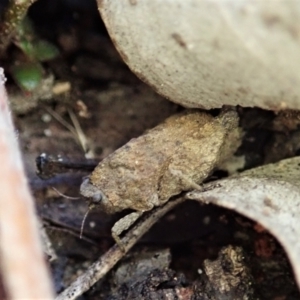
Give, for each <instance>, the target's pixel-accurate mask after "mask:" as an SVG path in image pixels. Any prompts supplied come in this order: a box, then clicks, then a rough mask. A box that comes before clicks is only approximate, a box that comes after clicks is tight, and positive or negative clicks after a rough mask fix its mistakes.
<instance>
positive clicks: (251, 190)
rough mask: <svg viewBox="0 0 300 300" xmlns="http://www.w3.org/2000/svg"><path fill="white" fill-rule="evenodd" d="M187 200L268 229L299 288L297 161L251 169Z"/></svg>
mask: <svg viewBox="0 0 300 300" xmlns="http://www.w3.org/2000/svg"><path fill="white" fill-rule="evenodd" d="M212 185H213V186H214V187H215V188H212V189H209V190H207V191H205V192H199V191H194V192H190V193H189V194H188V195H187V197H188V198H189V199H195V200H199V201H202V202H204V203H213V204H216V205H219V206H223V207H226V208H229V209H232V210H235V211H237V212H239V213H241V214H243V215H245V216H247V217H249V218H251V219H252V220H255V221H257V222H258V223H260V224H261V225H263V226H264V227H265V228H266V229H268V230H269V231H270V232H271V233H272V234H273V235H274V236H275V237H276V238H277V239H278V240H279V241H280V242H281V244H282V245H283V247H284V249H285V250H286V252H287V255H288V257H289V259H290V261H291V264H292V267H293V269H294V272H295V275H296V280H297V283H298V286H300V240H299V236H300V217H299V216H300V157H294V158H290V159H286V160H282V161H280V162H279V163H276V164H270V165H266V166H263V167H259V168H255V169H252V170H249V171H245V172H243V173H241V175H240V176H235V177H232V178H228V179H225V180H220V181H217V182H213V183H212Z"/></svg>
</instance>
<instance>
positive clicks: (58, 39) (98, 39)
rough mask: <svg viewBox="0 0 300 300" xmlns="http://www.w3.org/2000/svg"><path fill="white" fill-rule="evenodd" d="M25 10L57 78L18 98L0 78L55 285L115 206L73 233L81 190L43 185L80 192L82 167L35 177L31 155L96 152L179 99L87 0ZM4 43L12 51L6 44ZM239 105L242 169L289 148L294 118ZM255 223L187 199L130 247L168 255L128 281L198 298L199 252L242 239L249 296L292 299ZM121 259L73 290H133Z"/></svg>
mask: <svg viewBox="0 0 300 300" xmlns="http://www.w3.org/2000/svg"><path fill="white" fill-rule="evenodd" d="M29 15H30V17H31V18H32V20H33V22H34V24H35V26H36V30H37V32H38V33H39V34H40V36H41V37H43V38H45V39H48V40H49V41H51V42H53V43H54V44H55V45H57V46H58V47H59V48H60V51H61V54H60V56H59V57H58V58H57V59H55V60H53V61H50V62H47V63H45V64H44V67H45V70H46V73H47V74H48V75H49V74H53V76H54V83H53V84H54V86H56V87H57V86H58V87H65V88H63V92H60V93H56V94H53V96H52V97H51V98H50V99H48V100H43V101H37V102H35V103H31V104H25V105H24V103H26V101H27V99H29V98H30V95H26V94H24V93H23V92H22V91H21V90H18V89H16V87H15V84H14V82H13V81H12V80H11V78H9V82H8V84H9V90H11V91H12V90H14V91H16V90H17V92H14V94H13V93H12V94H11V101H12V107H13V113H14V122H15V126H16V129H17V131H18V137H19V141H20V145H21V148H22V153H23V158H24V163H25V166H26V172H27V175H28V180H29V183H30V186H31V189H32V192H33V194H34V196H35V199H36V206H37V210H38V213H39V216H40V218H41V219H42V220H43V222H44V224H45V228H46V230H47V233H48V235H49V237H50V240H51V242H52V246H53V248H54V249H55V251H56V253H57V256H58V258H57V260H55V261H53V262H49V265H50V266H51V269H52V274H53V280H54V282H55V289H56V292H57V293H59V292H61V291H62V290H63V289H64V288H65V287H67V286H68V284H69V283H70V282H72V280H74V279H75V278H76V277H77V276H78V275H79V274H81V273H82V272H84V270H85V269H86V268H87V267H88V266H89V265H90V264H91V263H92V262H93V261H94V260H95V259H96V258H98V257H99V256H101V255H102V254H103V253H104V252H105V251H107V250H108V249H109V247H110V246H111V245H112V244H113V240H112V238H111V233H110V229H111V227H112V225H113V224H114V222H115V221H116V220H118V219H119V218H120V216H121V215H122V214H118V215H113V216H111V215H106V214H105V213H104V212H101V211H99V210H97V209H94V210H92V211H91V212H90V213H89V215H88V217H87V220H86V222H85V226H84V229H83V238H82V239H80V237H79V236H80V229H81V225H82V220H83V216H84V214H85V213H86V211H87V209H88V205H87V203H85V201H84V199H77V200H70V199H67V198H65V197H62V196H61V195H59V194H58V193H57V192H56V191H54V190H53V189H52V187H55V188H56V189H57V190H58V191H59V192H60V193H63V194H65V195H67V196H72V197H80V195H79V186H80V183H81V182H82V178H83V177H84V176H86V175H88V173H89V172H86V171H84V170H79V171H76V172H74V171H71V172H64V173H61V174H56V175H55V176H53V177H51V178H48V179H45V180H43V179H41V178H39V177H38V176H37V175H36V164H35V160H36V158H37V157H38V156H39V155H40V154H42V153H47V154H49V155H52V156H54V157H56V156H58V155H60V156H61V157H63V159H65V160H70V161H76V162H78V161H80V162H83V161H87V160H88V159H92V161H95V162H97V161H100V160H101V159H102V158H104V157H105V156H107V155H108V154H110V153H112V152H113V151H114V150H116V149H117V148H119V147H120V146H122V145H124V144H125V143H126V142H127V141H129V140H130V139H131V138H134V137H137V136H139V135H141V134H142V133H143V132H145V131H146V130H147V129H149V128H152V127H154V126H155V125H157V124H159V123H160V122H161V121H163V120H164V119H165V118H166V117H168V116H170V115H172V114H174V113H175V112H178V111H181V110H183V108H182V107H180V106H178V105H175V104H173V103H172V102H169V101H168V100H166V99H163V98H162V97H161V96H159V95H157V94H156V93H155V92H154V91H153V90H152V89H151V88H150V87H148V86H147V85H146V84H144V83H143V82H141V81H140V80H139V79H138V78H137V77H136V76H135V75H134V74H132V72H131V71H130V70H129V69H128V67H127V66H126V65H125V64H124V63H123V62H122V60H121V58H120V56H119V55H118V53H117V52H116V50H115V48H114V46H113V44H112V42H111V41H110V39H109V36H108V34H107V32H106V30H105V27H104V25H103V23H102V21H101V19H100V17H99V15H98V11H97V7H96V3H95V1H92V0H90V1H87V0H86V1H67V0H66V1H53V0H52V1H50V0H40V1H37V2H36V3H35V4H34V5H33V6H32V8H31V9H30V13H29ZM11 50H12V52H15V51H17V49H15V48H14V46H12V47H11ZM10 58H11V59H13V55H11V57H10ZM9 63H10V61H6V62H5V64H6V65H8V64H9ZM51 88H52V86H51ZM15 95H17V96H15ZM21 98H22V102H20V100H19V99H21ZM238 112H239V114H240V117H241V126H242V127H243V129H244V131H245V135H244V140H243V144H242V146H241V147H240V148H239V150H238V151H237V153H236V155H237V156H238V157H243V161H244V164H243V166H242V167H241V169H247V168H251V167H255V166H259V165H262V164H264V163H268V162H275V161H278V160H280V159H283V158H286V157H292V156H294V155H297V154H298V151H299V149H300V145H299V142H298V140H299V139H298V135H299V130H298V123H297V121H295V123H296V124H293V125H292V126H290V123H289V124H287V122H286V119H285V118H284V117H282V116H278V115H275V114H274V113H273V112H269V111H263V110H260V109H256V108H252V109H250V108H238ZM213 113H216V112H213ZM74 116H75V121H74ZM289 120H290V118H289ZM77 124H79V125H80V127H78V125H77ZM278 124H279V125H278ZM286 124H287V125H286ZM285 125H286V126H285ZM76 126H77V127H76ZM70 127H71V129H70ZM81 131H82V133H81ZM79 136H81V142H80V141H79V139H80V138H79ZM82 140H84V142H82ZM227 175H228V171H216V172H215V173H214V174H213V175H212V177H211V179H216V178H222V177H224V176H227ZM211 179H210V180H211ZM260 229H261V228H260V227H259V224H256V223H254V222H253V221H251V220H248V219H247V218H245V217H243V216H240V215H238V214H236V213H234V212H232V211H229V210H226V209H222V208H219V207H215V206H212V205H207V206H201V205H200V204H198V203H195V202H186V203H184V204H182V205H180V206H179V207H177V208H176V209H175V210H173V211H172V212H170V213H169V214H167V215H166V216H165V217H164V218H163V219H162V220H161V221H160V222H159V223H157V224H156V225H155V226H154V227H153V228H152V229H151V230H150V232H149V233H148V234H147V235H146V236H145V237H144V238H143V239H142V240H141V241H140V242H139V243H138V245H137V246H136V247H135V248H134V249H133V251H132V252H131V253H130V257H131V259H132V257H140V256H143V255H145V254H147V253H152V252H153V251H158V253H164V251H168V253H169V254H170V261H169V263H165V264H163V267H156V268H154V269H151V272H152V273H151V274H156V275H155V276H156V277H155V278H156V279H157V281H155V283H153V278H152V279H151V278H150V279H151V280H152V281H151V280H150V279H149V278H148V277H147V278H145V281H144V282H142V283H137V284H139V286H140V284H142V285H143V284H144V285H145V286H147V289H145V290H147V291H150V290H151V291H153V290H155V291H157V290H159V289H166V290H168V291H170V289H171V290H175V289H176V288H178V287H179V286H180V289H184V292H185V293H186V294H185V295H186V296H185V297H186V298H183V299H204V298H201V297H202V296H199V295H200V294H199V293H198V294H197V292H196V291H197V289H196V288H195V289H194V287H195V286H196V287H197V286H199V284H200V282H201V281H202V280H203V278H202V276H201V273H202V270H203V268H204V260H206V259H216V258H217V256H218V254H219V253H220V250H221V249H222V247H225V246H228V245H234V246H239V247H241V248H242V249H243V251H244V252H245V257H247V259H246V264H247V266H248V267H249V268H250V273H251V276H252V277H253V289H254V291H255V298H253V299H274V300H275V299H277V300H278V299H300V294H299V291H298V289H297V286H296V284H295V280H294V277H293V273H292V270H291V267H290V265H289V262H288V259H287V257H286V254H285V253H284V250H283V249H282V247H281V246H280V245H279V243H278V242H277V241H276V240H275V239H274V237H272V236H271V235H270V234H269V233H268V232H266V231H264V230H263V229H262V230H260ZM166 249H167V250H166ZM135 255H136V256H135ZM150 256H151V255H150ZM127 259H128V258H127ZM133 259H134V258H133ZM125 261H126V260H125ZM121 266H122V264H119V265H117V266H116V267H115V268H114V270H113V271H112V272H110V273H109V274H108V276H106V278H105V279H104V280H102V281H101V282H99V283H97V284H96V286H95V287H94V288H93V289H92V290H90V291H88V292H87V293H86V294H85V295H83V296H82V298H81V299H127V298H126V297H127V296H128V295H131V296H132V294H130V293H129V292H128V290H127V293H126V292H124V288H125V286H126V284H125V283H124V282H125V281H124V280H123V281H122V280H121V281H120V282H122V283H120V285H122V287H123V290H122V291H120V285H119V286H118V285H117V284H116V282H118V281H116V280H117V279H116V276H117V275H116V274H118V271H117V270H119V268H120V267H121ZM157 270H159V271H157ZM153 272H154V273H153ZM175 278H177V281H176V282H175V281H174V280H175ZM118 280H120V279H118ZM137 280H138V279H137ZM162 283H163V285H162ZM131 284H133V283H132V282H131ZM149 286H150V288H149ZM142 287H143V288H144V286H142ZM186 288H189V290H188V291H189V293H187V290H186ZM142 290H143V289H142ZM181 291H183V290H181ZM187 294H188V296H187ZM197 295H198V296H197ZM160 296H161V295H160ZM163 296H164V297H166V295H165V294H163ZM163 296H162V298H161V299H163ZM177 296H178V294H177ZM132 297H133V296H132ZM139 297H140V298H136V299H147V298H146V297H145V296H142V294H140V296H139ZM155 297H158V294H157V295H156V296H155ZM155 297H154V298H153V299H155ZM253 297H254V296H253ZM235 299H240V298H235Z"/></svg>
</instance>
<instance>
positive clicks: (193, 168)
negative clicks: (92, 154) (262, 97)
mask: <svg viewBox="0 0 300 300" xmlns="http://www.w3.org/2000/svg"><path fill="white" fill-rule="evenodd" d="M239 138H240V131H239V129H238V116H237V113H236V112H235V111H233V110H230V111H227V112H223V113H221V114H220V115H219V116H218V117H215V118H214V117H212V116H211V115H209V114H207V113H203V112H199V111H188V112H185V113H181V114H178V115H174V116H172V117H170V118H168V119H167V120H166V121H165V122H164V123H162V124H160V125H158V126H157V127H155V128H153V129H151V130H149V131H148V132H147V133H146V134H144V135H142V136H140V137H138V138H136V139H132V140H131V141H129V142H128V143H127V144H126V145H124V146H123V147H121V148H120V149H118V150H117V151H115V152H114V153H112V154H111V155H109V156H108V157H106V158H105V159H104V160H103V161H101V162H100V163H99V165H98V166H97V167H96V169H95V170H94V171H93V172H92V174H91V175H90V177H89V179H87V180H85V181H84V182H83V184H82V186H81V194H82V195H83V196H85V197H89V198H93V199H94V201H99V203H100V204H101V206H102V207H103V209H104V210H106V211H107V212H109V213H114V212H117V211H121V210H124V209H133V210H136V211H147V210H151V209H152V208H153V207H154V206H159V205H162V204H164V203H165V202H166V201H168V199H169V198H170V197H172V196H174V195H177V194H179V193H180V192H182V191H187V190H191V189H194V188H195V186H196V185H197V184H201V183H202V181H203V180H204V179H205V178H206V177H207V176H208V175H209V174H210V173H211V171H212V170H213V169H214V168H215V167H216V166H217V165H218V164H219V163H220V162H221V160H222V161H223V160H224V159H226V158H227V157H228V155H231V154H232V153H233V152H234V151H235V150H236V147H237V146H238V145H239V143H238V142H237V140H239Z"/></svg>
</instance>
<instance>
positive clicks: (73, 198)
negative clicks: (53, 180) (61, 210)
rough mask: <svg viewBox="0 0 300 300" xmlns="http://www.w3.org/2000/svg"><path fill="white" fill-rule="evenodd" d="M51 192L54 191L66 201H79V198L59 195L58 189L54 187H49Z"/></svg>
mask: <svg viewBox="0 0 300 300" xmlns="http://www.w3.org/2000/svg"><path fill="white" fill-rule="evenodd" d="M51 188H52V190H54V191H55V192H56V193H57V194H58V195H59V196H62V197H64V198H66V199H70V200H79V199H80V197H70V196H67V195H64V194H63V193H61V192H60V191H59V190H58V189H56V188H55V187H53V186H51Z"/></svg>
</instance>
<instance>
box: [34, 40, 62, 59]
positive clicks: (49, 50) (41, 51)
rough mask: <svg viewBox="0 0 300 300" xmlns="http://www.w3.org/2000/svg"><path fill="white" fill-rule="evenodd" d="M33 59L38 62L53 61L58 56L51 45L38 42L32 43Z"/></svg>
mask: <svg viewBox="0 0 300 300" xmlns="http://www.w3.org/2000/svg"><path fill="white" fill-rule="evenodd" d="M33 50H34V52H35V55H34V57H35V58H36V59H37V60H39V61H46V60H50V59H53V58H55V57H57V56H58V55H59V50H58V48H56V47H55V46H54V45H53V44H51V43H49V42H48V41H45V40H38V41H36V42H34V43H33Z"/></svg>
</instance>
